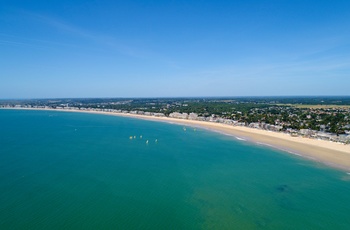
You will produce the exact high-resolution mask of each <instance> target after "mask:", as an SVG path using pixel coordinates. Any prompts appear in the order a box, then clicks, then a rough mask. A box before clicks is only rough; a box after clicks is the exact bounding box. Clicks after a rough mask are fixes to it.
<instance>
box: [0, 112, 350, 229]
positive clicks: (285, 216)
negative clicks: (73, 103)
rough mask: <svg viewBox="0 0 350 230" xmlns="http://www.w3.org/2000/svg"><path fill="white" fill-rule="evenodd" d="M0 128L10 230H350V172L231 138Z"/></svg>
mask: <svg viewBox="0 0 350 230" xmlns="http://www.w3.org/2000/svg"><path fill="white" fill-rule="evenodd" d="M0 127H1V128H0V204H1V205H0V229H63V228H64V229H165V228H166V229H169V228H170V229H213V228H215V229H350V218H349V213H350V196H349V192H350V175H348V174H347V173H345V172H342V171H337V170H333V169H330V168H327V167H325V166H323V165H321V164H317V163H314V162H311V161H306V160H304V159H301V158H299V157H297V156H293V155H291V154H287V153H282V152H279V151H276V150H273V149H269V148H267V147H264V146H258V145H254V144H251V143H248V142H246V141H240V140H237V139H236V138H234V137H231V136H225V135H221V134H218V133H214V132H209V131H207V130H202V129H198V128H196V131H195V130H194V129H193V128H191V127H187V128H186V131H184V129H183V126H179V125H173V124H166V123H160V122H153V121H145V120H137V119H132V118H123V117H114V116H104V115H96V114H82V113H66V112H56V111H21V110H0ZM140 135H142V139H141V138H140ZM130 136H136V138H135V139H134V138H132V139H130ZM156 139H157V142H156V141H155V140H156ZM147 140H148V144H146V141H147Z"/></svg>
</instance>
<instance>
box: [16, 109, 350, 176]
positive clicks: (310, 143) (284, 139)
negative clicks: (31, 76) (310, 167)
mask: <svg viewBox="0 0 350 230" xmlns="http://www.w3.org/2000/svg"><path fill="white" fill-rule="evenodd" d="M19 109H25V108H19ZM27 110H52V111H65V112H80V113H81V112H83V113H94V114H104V115H112V116H124V117H132V118H138V119H145V120H152V121H162V122H168V123H175V124H181V125H188V126H196V127H202V128H205V129H209V130H212V131H216V132H221V133H224V134H228V135H233V136H235V137H237V138H239V139H244V140H247V141H250V142H253V143H256V144H262V145H267V146H270V147H272V148H277V149H280V150H283V151H285V152H289V153H292V154H296V155H299V156H301V157H304V158H307V159H310V160H313V161H317V162H321V163H323V164H326V165H328V166H331V167H334V168H338V169H342V170H345V171H347V172H350V145H344V144H341V143H336V142H330V141H323V140H317V139H310V138H303V137H292V136H290V135H288V134H284V133H278V132H270V131H266V130H259V129H254V128H248V127H241V126H231V125H226V124H221V123H214V122H206V121H195V120H184V119H176V118H169V117H153V116H144V115H136V114H124V113H111V112H99V111H83V110H60V109H27Z"/></svg>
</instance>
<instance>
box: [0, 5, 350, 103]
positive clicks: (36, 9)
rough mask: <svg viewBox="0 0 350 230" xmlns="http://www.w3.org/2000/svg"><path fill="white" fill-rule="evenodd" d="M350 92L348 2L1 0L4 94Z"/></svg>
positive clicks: (0, 50)
mask: <svg viewBox="0 0 350 230" xmlns="http://www.w3.org/2000/svg"><path fill="white" fill-rule="evenodd" d="M266 95H271V96H274V95H350V1H349V0H329V1H324V0H315V1H312V0H302V1H299V0H290V1H287V0H276V1H262V0H261V1H249V0H244V1H243V0H242V1H234V0H231V1H220V0H215V1H214V0H213V1H206V0H198V1H190V0H185V1H182V0H176V1H175V0H172V1H157V0H152V1H151V0H150V1H126V0H123V1H118V0H116V1H102V0H94V1H92V0H90V1H87V0H85V1H81V0H74V1H72V0H60V1H48V0H35V1H33V0H27V1H24V0H23V1H17V0H1V2H0V98H53V97H186V96H266Z"/></svg>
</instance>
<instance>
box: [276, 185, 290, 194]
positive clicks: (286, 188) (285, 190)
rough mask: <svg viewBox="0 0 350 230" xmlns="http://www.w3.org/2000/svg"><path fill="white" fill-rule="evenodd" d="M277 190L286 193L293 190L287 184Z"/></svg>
mask: <svg viewBox="0 0 350 230" xmlns="http://www.w3.org/2000/svg"><path fill="white" fill-rule="evenodd" d="M276 190H277V192H281V193H286V192H290V191H291V188H290V187H289V186H288V185H286V184H282V185H279V186H278V187H277V188H276Z"/></svg>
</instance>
